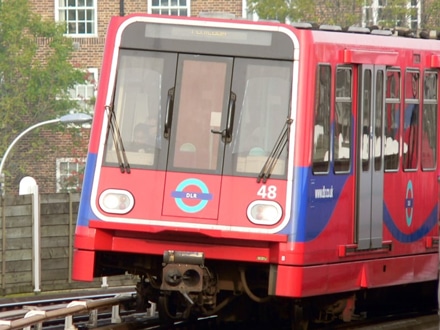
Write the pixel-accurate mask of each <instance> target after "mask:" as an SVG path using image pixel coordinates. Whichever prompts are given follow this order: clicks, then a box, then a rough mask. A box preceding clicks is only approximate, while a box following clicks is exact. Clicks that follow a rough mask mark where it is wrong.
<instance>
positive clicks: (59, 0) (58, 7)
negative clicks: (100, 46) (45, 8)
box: [55, 0, 98, 38]
mask: <svg viewBox="0 0 440 330" xmlns="http://www.w3.org/2000/svg"><path fill="white" fill-rule="evenodd" d="M67 1H75V4H78V2H79V1H81V2H84V5H83V6H67V5H63V3H67ZM89 1H92V2H93V4H92V5H91V6H88V5H87V2H89ZM66 10H69V11H73V10H75V14H76V17H75V19H72V20H70V22H73V23H75V26H76V29H75V31H74V32H71V31H67V32H66V33H65V34H64V35H66V36H69V37H75V38H89V37H97V36H98V1H97V0H55V21H56V22H66V23H67V22H68V21H66V20H65V19H64V17H65V15H64V14H65V11H66ZM89 10H91V11H92V12H93V17H92V18H91V19H88V20H87V18H85V19H84V20H80V19H79V18H78V12H81V13H82V12H86V11H89ZM79 22H91V23H92V26H93V27H92V29H93V31H91V32H90V33H78V31H77V26H78V25H77V24H78V23H79ZM66 28H67V27H66Z"/></svg>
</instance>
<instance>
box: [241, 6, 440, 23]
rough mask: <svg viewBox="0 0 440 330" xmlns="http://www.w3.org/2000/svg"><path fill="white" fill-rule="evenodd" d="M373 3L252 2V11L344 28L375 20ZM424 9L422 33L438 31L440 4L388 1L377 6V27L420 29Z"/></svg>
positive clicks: (293, 20)
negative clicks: (426, 30) (418, 22)
mask: <svg viewBox="0 0 440 330" xmlns="http://www.w3.org/2000/svg"><path fill="white" fill-rule="evenodd" d="M372 4H373V1H372V0H371V1H364V0H335V1H326V0H276V1H274V0H249V6H248V9H249V10H250V11H251V12H254V13H256V14H257V15H258V16H259V17H260V18H262V19H277V20H279V21H280V22H285V21H286V20H288V21H290V22H310V23H317V24H335V25H340V26H342V27H348V26H351V25H356V26H362V24H363V20H366V21H367V23H366V25H369V21H371V19H372V15H373V13H372V10H371V8H372ZM418 4H421V5H422V8H421V9H422V10H421V12H422V15H421V19H420V23H421V26H420V28H421V29H428V28H430V29H435V27H436V28H437V29H438V28H439V27H440V21H439V18H438V15H436V14H437V13H438V10H439V9H440V0H425V1H423V2H422V0H418V2H417V1H410V0H387V1H386V2H385V1H383V2H380V1H379V2H378V3H376V6H378V7H377V13H379V16H380V17H377V19H378V22H377V24H378V25H379V26H381V27H383V28H394V27H396V26H400V27H409V26H410V25H411V28H412V29H415V28H417V26H416V25H417V24H415V23H416V22H417V20H418V18H417V16H418V13H417V5H418Z"/></svg>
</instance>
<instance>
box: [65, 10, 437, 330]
mask: <svg viewBox="0 0 440 330" xmlns="http://www.w3.org/2000/svg"><path fill="white" fill-rule="evenodd" d="M334 30H335V27H333V26H321V27H320V29H313V28H311V26H310V25H308V24H302V25H297V26H291V25H285V24H279V23H275V22H250V21H244V20H243V21H240V20H221V19H214V18H209V19H205V18H181V17H164V16H154V15H146V14H138V15H130V16H126V17H115V18H113V19H112V20H111V22H110V25H109V27H108V32H107V41H106V47H105V52H104V59H103V65H102V73H101V78H100V85H99V90H98V97H97V100H96V108H95V115H94V122H93V126H92V131H91V140H90V145H89V152H88V158H87V166H86V173H85V178H84V185H83V192H82V197H81V202H80V211H79V218H78V223H77V227H76V233H75V253H74V265H73V266H74V270H73V278H74V279H76V280H81V281H90V280H92V279H93V278H94V277H98V276H109V275H115V274H124V273H126V272H129V273H132V274H136V275H139V278H140V280H139V283H138V284H137V288H136V290H137V292H138V295H137V298H138V309H139V310H145V308H146V306H147V305H148V302H149V301H151V302H157V303H158V308H159V313H160V316H161V318H162V319H164V320H165V321H170V320H173V319H176V318H187V317H190V316H206V315H212V314H218V315H220V316H221V315H223V316H224V317H225V318H226V317H232V318H234V319H239V318H240V317H241V315H238V312H237V310H240V313H244V308H239V309H237V308H235V309H234V308H230V307H231V306H234V305H233V304H234V303H235V304H237V303H239V304H240V306H242V307H243V306H245V304H244V302H247V301H250V302H252V303H256V304H260V305H259V306H260V307H261V306H265V307H264V308H263V309H270V310H276V311H277V312H280V311H284V312H285V313H283V314H285V315H288V316H289V317H290V318H291V319H292V322H293V323H292V324H293V325H294V327H295V328H299V327H302V328H306V327H307V324H308V323H309V321H316V322H326V321H329V320H333V319H338V318H339V319H343V320H345V321H349V320H351V319H352V318H353V315H354V314H355V313H356V306H359V305H355V301H357V302H363V301H368V298H370V297H371V298H373V297H376V298H380V299H382V300H381V301H387V300H386V299H388V298H383V297H386V294H387V293H391V294H389V296H391V297H393V295H394V294H395V293H396V292H401V291H402V290H403V289H404V288H405V289H406V288H411V287H417V289H416V291H420V290H419V289H420V288H421V289H424V290H421V291H426V292H427V293H428V296H430V297H431V298H433V299H436V298H435V297H436V294H437V292H436V291H437V289H436V285H437V284H436V283H437V280H438V266H439V257H438V235H439V232H438V195H439V194H438V193H439V192H438V182H437V178H438V153H439V148H438V146H439V136H438V122H439V118H438V110H439V104H438V75H439V68H440V42H439V41H436V40H427V39H421V38H404V37H397V36H395V35H393V33H392V32H391V31H385V30H373V31H371V32H370V30H368V29H364V28H353V29H349V30H348V31H334ZM426 288H429V289H426ZM382 295H383V296H382ZM249 306H251V305H249ZM252 306H253V305H252ZM260 307H255V308H260ZM250 310H251V311H255V309H254V308H253V307H252V308H250ZM280 314H281V312H280ZM260 315H263V314H260Z"/></svg>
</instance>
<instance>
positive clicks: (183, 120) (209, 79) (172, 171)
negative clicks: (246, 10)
mask: <svg viewBox="0 0 440 330" xmlns="http://www.w3.org/2000/svg"><path fill="white" fill-rule="evenodd" d="M232 64H233V58H232V57H219V56H203V55H192V54H180V55H179V57H178V63H177V71H176V80H175V85H174V86H175V87H174V88H172V89H170V90H169V92H168V100H167V109H166V118H165V125H164V126H165V128H164V135H165V138H169V143H170V146H169V151H168V157H167V159H168V160H167V165H166V181H165V198H164V205H163V211H162V213H163V215H167V216H178V217H185V216H192V217H198V218H203V219H206V220H207V221H210V220H216V219H217V217H218V203H219V195H220V187H221V179H222V176H221V175H219V174H221V173H222V171H223V157H224V147H225V142H226V141H227V140H228V138H230V131H229V130H228V120H227V118H228V112H229V113H230V112H232V109H233V107H234V106H235V103H234V101H235V95H234V94H233V93H231V92H230V91H231V76H232ZM230 116H232V114H231V113H230ZM229 122H230V121H229ZM220 128H222V129H223V130H220ZM212 174H217V175H212ZM208 201H210V203H208Z"/></svg>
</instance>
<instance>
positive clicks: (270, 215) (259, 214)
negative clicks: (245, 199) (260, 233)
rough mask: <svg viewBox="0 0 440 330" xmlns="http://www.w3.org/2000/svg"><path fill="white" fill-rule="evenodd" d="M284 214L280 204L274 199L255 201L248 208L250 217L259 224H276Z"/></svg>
mask: <svg viewBox="0 0 440 330" xmlns="http://www.w3.org/2000/svg"><path fill="white" fill-rule="evenodd" d="M282 215H283V211H282V209H281V206H280V204H278V203H277V202H273V201H261V200H259V201H253V202H252V203H251V204H249V206H248V208H247V217H248V219H249V220H250V221H251V222H252V223H255V224H257V225H267V226H270V225H274V224H276V223H277V222H278V221H280V220H281V216H282Z"/></svg>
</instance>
